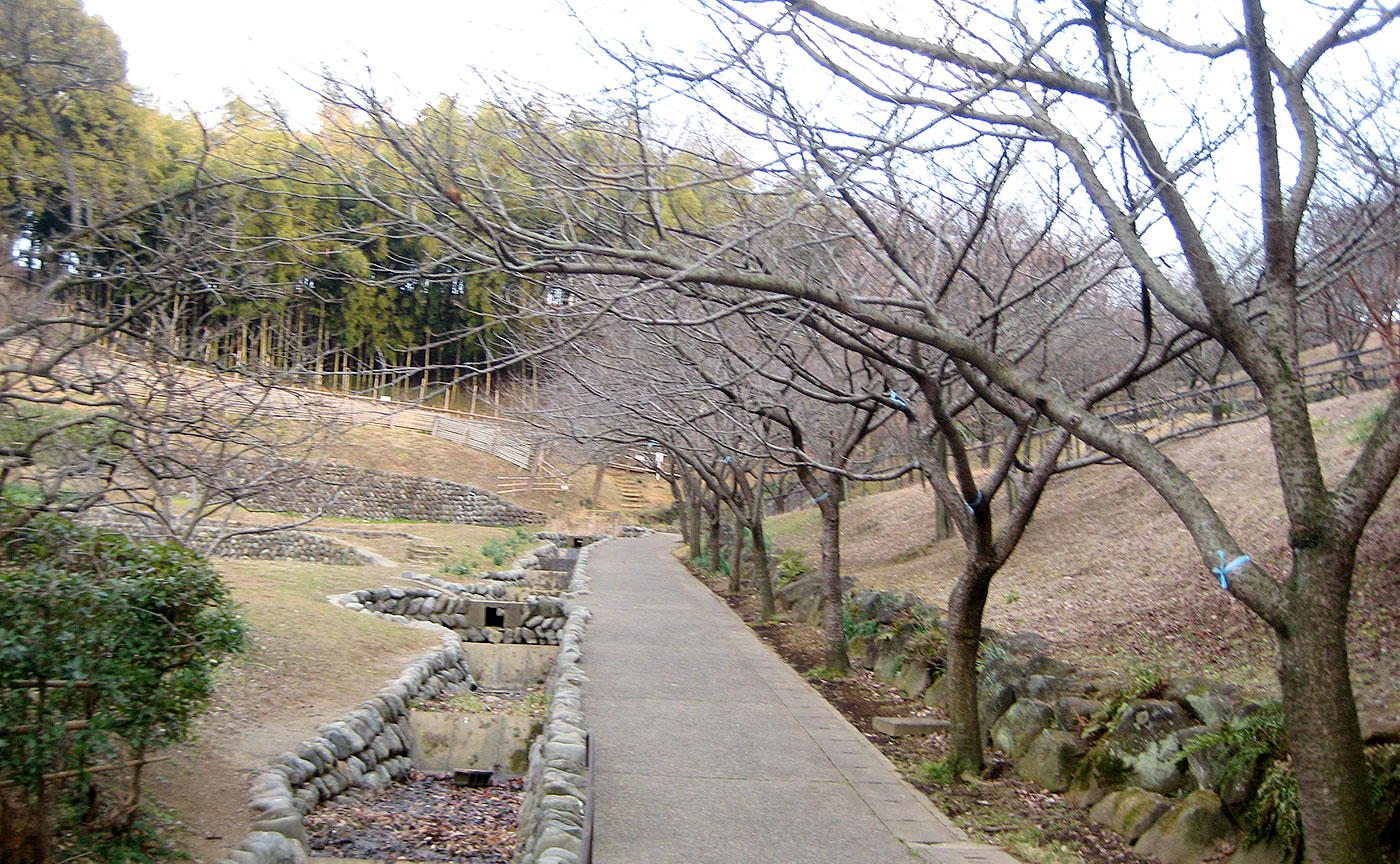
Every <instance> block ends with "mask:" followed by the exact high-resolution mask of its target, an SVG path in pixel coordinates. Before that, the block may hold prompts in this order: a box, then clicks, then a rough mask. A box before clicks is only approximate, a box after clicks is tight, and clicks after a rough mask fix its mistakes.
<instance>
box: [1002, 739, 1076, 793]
mask: <svg viewBox="0 0 1400 864" xmlns="http://www.w3.org/2000/svg"><path fill="white" fill-rule="evenodd" d="M1086 746H1087V745H1086V744H1085V742H1084V739H1083V738H1080V737H1079V736H1078V735H1076V734H1074V733H1073V732H1061V731H1059V730H1058V729H1045V730H1042V731H1041V733H1040V734H1039V735H1037V736H1036V737H1035V738H1034V739H1033V740H1032V741H1031V743H1030V746H1028V747H1027V748H1026V752H1025V755H1023V756H1022V757H1021V758H1020V759H1018V760H1017V761H1016V773H1017V774H1019V775H1020V776H1021V777H1023V778H1025V779H1026V780H1029V781H1031V782H1032V783H1035V784H1037V785H1039V786H1041V787H1044V788H1045V789H1047V790H1049V791H1051V792H1064V791H1065V790H1066V789H1068V788H1069V784H1070V781H1071V780H1072V779H1073V777H1074V774H1075V769H1076V768H1077V767H1078V765H1079V760H1080V759H1081V758H1082V757H1083V755H1084V750H1085V748H1086Z"/></svg>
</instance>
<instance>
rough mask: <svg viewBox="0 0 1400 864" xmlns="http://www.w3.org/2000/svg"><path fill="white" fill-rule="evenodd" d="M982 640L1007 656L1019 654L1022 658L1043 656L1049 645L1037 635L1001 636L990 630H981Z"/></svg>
mask: <svg viewBox="0 0 1400 864" xmlns="http://www.w3.org/2000/svg"><path fill="white" fill-rule="evenodd" d="M983 635H984V638H986V639H987V641H989V642H995V643H996V644H997V645H1000V646H1001V647H1002V648H1003V649H1005V650H1006V653H1008V654H1020V655H1022V656H1027V657H1029V656H1033V655H1036V654H1041V655H1043V654H1044V653H1045V652H1046V651H1049V650H1050V643H1049V642H1047V641H1045V637H1044V636H1041V635H1039V634H1038V633H1012V634H1010V635H1003V634H1001V633H997V632H996V631H995V630H992V629H990V628H984V629H983Z"/></svg>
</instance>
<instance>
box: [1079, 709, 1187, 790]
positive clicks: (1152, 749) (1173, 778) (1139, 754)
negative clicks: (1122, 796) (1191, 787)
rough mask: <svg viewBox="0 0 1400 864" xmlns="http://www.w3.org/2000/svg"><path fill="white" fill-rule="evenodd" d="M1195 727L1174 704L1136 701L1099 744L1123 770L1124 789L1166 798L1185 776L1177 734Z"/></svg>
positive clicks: (1180, 784)
mask: <svg viewBox="0 0 1400 864" xmlns="http://www.w3.org/2000/svg"><path fill="white" fill-rule="evenodd" d="M1195 725H1197V724H1196V722H1195V720H1193V719H1192V718H1191V717H1190V715H1188V714H1187V713H1186V710H1185V709H1184V708H1182V707H1181V706H1180V705H1178V704H1177V703H1175V702H1168V701H1165V700H1160V699H1139V700H1137V701H1135V702H1131V703H1129V704H1128V706H1127V708H1126V710H1124V711H1123V714H1122V717H1121V719H1119V721H1118V724H1117V725H1116V726H1114V727H1113V729H1111V730H1109V732H1108V733H1107V734H1106V735H1104V737H1103V738H1102V739H1101V740H1100V741H1099V747H1100V748H1103V749H1105V750H1106V751H1108V752H1109V753H1111V754H1112V755H1113V756H1115V757H1117V758H1118V759H1119V760H1120V761H1121V762H1122V764H1123V766H1124V768H1125V769H1126V776H1125V777H1124V785H1127V786H1139V787H1141V788H1143V789H1147V790H1148V791H1150V792H1157V793H1160V794H1162V795H1170V794H1172V793H1174V792H1176V791H1178V790H1179V789H1181V788H1183V787H1184V786H1186V784H1187V782H1188V775H1187V774H1186V773H1185V771H1184V770H1183V768H1184V767H1185V757H1184V756H1183V755H1182V752H1181V741H1180V736H1178V734H1177V733H1178V732H1180V731H1182V730H1183V729H1189V728H1191V727H1193V726H1195Z"/></svg>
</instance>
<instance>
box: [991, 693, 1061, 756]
mask: <svg viewBox="0 0 1400 864" xmlns="http://www.w3.org/2000/svg"><path fill="white" fill-rule="evenodd" d="M1054 720H1055V709H1054V708H1052V707H1050V706H1049V705H1048V704H1046V703H1044V702H1041V701H1039V700H1037V699H1017V700H1016V702H1015V703H1013V704H1012V706H1011V707H1010V708H1008V709H1006V713H1004V714H1002V715H1001V718H1000V719H998V720H997V722H995V723H993V724H992V730H991V732H992V744H994V745H995V746H997V747H998V748H1000V749H1001V751H1002V752H1003V753H1005V754H1006V755H1008V756H1010V757H1011V758H1012V759H1017V758H1020V757H1021V756H1022V755H1024V754H1025V752H1026V750H1027V749H1028V748H1029V747H1030V746H1031V742H1032V741H1034V740H1035V739H1036V736H1038V735H1039V734H1040V733H1041V732H1042V731H1044V730H1045V729H1046V728H1048V727H1049V726H1050V725H1051V724H1052V723H1053V722H1054Z"/></svg>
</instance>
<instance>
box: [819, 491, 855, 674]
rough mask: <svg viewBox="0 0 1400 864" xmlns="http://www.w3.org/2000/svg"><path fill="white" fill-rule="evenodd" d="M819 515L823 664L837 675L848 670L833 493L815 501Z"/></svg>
mask: <svg viewBox="0 0 1400 864" xmlns="http://www.w3.org/2000/svg"><path fill="white" fill-rule="evenodd" d="M817 506H818V507H819V508H820V509H821V515H822V533H821V550H822V606H823V610H822V632H823V634H824V635H825V636H826V650H825V657H826V661H825V665H826V668H827V669H828V670H829V671H831V672H833V673H835V674H840V675H845V674H846V673H847V672H850V671H851V658H850V656H849V655H848V654H847V653H846V627H845V621H844V620H843V616H842V614H841V613H842V611H843V609H842V606H843V604H844V601H845V598H844V597H842V596H841V505H840V502H838V501H837V500H835V496H830V497H827V498H826V499H825V500H823V501H819V502H817Z"/></svg>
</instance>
